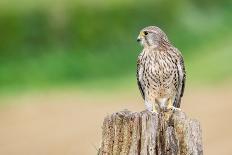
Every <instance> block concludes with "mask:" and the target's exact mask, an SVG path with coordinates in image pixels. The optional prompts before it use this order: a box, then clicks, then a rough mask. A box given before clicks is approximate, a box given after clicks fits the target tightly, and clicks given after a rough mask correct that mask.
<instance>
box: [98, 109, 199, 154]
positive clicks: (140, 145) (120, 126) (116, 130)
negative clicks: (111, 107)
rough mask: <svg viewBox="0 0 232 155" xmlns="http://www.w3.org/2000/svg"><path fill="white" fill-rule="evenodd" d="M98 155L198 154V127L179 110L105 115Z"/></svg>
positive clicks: (195, 121) (122, 112) (194, 121)
mask: <svg viewBox="0 0 232 155" xmlns="http://www.w3.org/2000/svg"><path fill="white" fill-rule="evenodd" d="M98 154H99V155H202V154H203V147H202V138H201V127H200V123H199V122H198V121H197V120H194V119H190V118H188V117H187V116H186V114H185V113H184V112H182V111H175V112H165V113H160V114H153V113H151V112H149V111H142V112H140V113H138V112H130V111H127V110H125V111H121V112H117V113H114V114H112V115H109V116H106V118H105V120H104V123H103V132H102V142H101V146H100V148H99V150H98Z"/></svg>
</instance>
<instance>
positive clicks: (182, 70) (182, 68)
mask: <svg viewBox="0 0 232 155" xmlns="http://www.w3.org/2000/svg"><path fill="white" fill-rule="evenodd" d="M178 52H179V51H178ZM177 68H178V78H179V85H178V88H177V94H176V97H175V101H174V103H173V106H174V107H177V108H180V103H181V98H182V96H183V94H184V88H185V79H186V72H185V66H184V59H183V57H182V56H181V54H180V57H179V61H178V63H177Z"/></svg>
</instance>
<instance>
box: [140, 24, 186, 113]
mask: <svg viewBox="0 0 232 155" xmlns="http://www.w3.org/2000/svg"><path fill="white" fill-rule="evenodd" d="M137 41H138V42H140V44H141V45H142V46H143V50H142V52H141V53H140V54H139V56H138V60H137V83H138V87H139V89H140V92H141V95H142V97H143V99H144V102H145V106H146V109H147V110H149V111H152V112H154V113H159V112H160V111H168V110H180V103H181V98H182V96H183V94H184V87H185V77H186V73H185V66H184V60H183V57H182V55H181V53H180V51H179V50H178V49H177V48H175V47H174V46H173V45H172V44H171V42H170V41H169V40H168V37H167V35H166V34H165V33H164V32H163V31H162V30H161V29H160V28H158V27H156V26H148V27H145V28H144V29H142V30H141V31H140V33H139V36H138V38H137Z"/></svg>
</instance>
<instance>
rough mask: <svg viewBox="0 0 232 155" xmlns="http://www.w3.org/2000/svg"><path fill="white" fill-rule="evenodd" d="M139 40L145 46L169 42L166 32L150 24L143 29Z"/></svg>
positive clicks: (156, 45)
mask: <svg viewBox="0 0 232 155" xmlns="http://www.w3.org/2000/svg"><path fill="white" fill-rule="evenodd" d="M137 41H138V42H140V44H141V45H142V46H143V47H158V46H159V45H160V44H161V43H162V42H167V43H169V41H168V38H167V36H166V34H165V33H164V32H163V31H162V30H161V29H160V28H158V27H156V26H148V27H145V28H144V29H142V30H141V31H140V33H139V36H138V38H137Z"/></svg>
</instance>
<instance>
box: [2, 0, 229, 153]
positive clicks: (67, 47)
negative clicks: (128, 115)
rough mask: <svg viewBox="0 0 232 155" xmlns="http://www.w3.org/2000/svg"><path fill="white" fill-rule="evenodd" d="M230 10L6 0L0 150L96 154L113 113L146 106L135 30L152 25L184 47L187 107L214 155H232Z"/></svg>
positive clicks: (163, 0) (132, 0)
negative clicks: (140, 89) (139, 80)
mask: <svg viewBox="0 0 232 155" xmlns="http://www.w3.org/2000/svg"><path fill="white" fill-rule="evenodd" d="M231 17H232V2H231V0H172V1H171V0H140V1H136V0H108V1H106V0H85V1H84V0H83V1H81V0H76V1H75V0H38V1H35V0H1V1H0V97H1V102H0V105H1V107H0V137H1V140H0V154H5V155H7V154H17V155H19V154H24V155H26V154H56V155H58V154H83V155H84V154H93V153H94V154H96V150H95V149H94V147H95V146H97V147H98V142H99V141H100V135H101V131H100V130H101V128H100V127H101V122H102V120H103V117H104V116H105V115H106V114H108V113H111V112H115V111H117V110H120V109H124V108H129V109H131V110H138V111H139V110H142V109H143V108H144V106H143V104H141V103H142V102H143V101H142V99H141V97H140V94H139V92H138V90H137V86H136V78H135V73H136V60H137V56H138V54H139V53H140V51H141V49H142V47H141V46H140V45H139V44H138V43H137V42H136V38H137V36H138V33H139V31H140V30H141V29H142V28H144V27H146V26H149V25H156V26H158V27H160V28H161V29H163V30H164V31H165V32H166V34H167V35H168V37H169V39H170V40H171V42H172V43H173V45H175V46H176V47H177V48H178V49H179V50H180V51H181V52H182V54H183V56H184V59H185V65H186V70H187V88H186V95H185V97H184V102H183V106H182V107H183V109H184V111H186V112H187V113H188V114H189V115H190V116H192V117H195V118H198V119H199V120H200V121H201V122H202V124H203V132H204V136H203V139H204V144H205V145H204V147H205V150H206V152H207V154H211V155H212V154H228V155H230V154H232V150H231V149H230V148H229V147H227V146H230V145H231V142H230V141H231V138H232V136H231V134H230V135H229V133H231V130H232V126H229V127H228V124H226V121H231V120H230V118H232V116H231V115H229V114H230V112H229V109H232V106H231V105H230V104H231V100H230V96H231V94H232V89H231V86H232V61H231V59H232V30H231V28H232V20H231ZM196 101H197V103H196ZM12 103H13V104H12ZM53 103H55V104H53ZM58 103H59V104H58ZM132 103H133V104H132ZM218 103H220V104H218ZM209 109H210V110H209ZM90 112H91V113H92V115H93V116H94V117H95V119H94V121H93V120H92V118H91V116H88V117H85V114H86V113H90ZM218 114H220V119H219V118H218V120H217V121H218V122H220V123H221V124H220V123H219V124H218V125H217V126H215V122H214V121H216V120H215V118H214V119H212V117H214V116H215V115H218ZM221 120H224V121H221ZM76 122H81V124H83V125H82V126H81V127H80V124H77V123H76ZM219 127H221V128H224V132H225V134H223V135H219V134H218V130H220V129H219ZM226 133H227V134H226ZM43 136H44V137H43ZM84 139H90V141H91V142H89V141H87V140H86V141H84ZM54 140H55V141H56V142H54ZM38 143H39V144H38ZM92 144H94V146H92ZM220 144H221V145H220ZM225 144H227V145H225ZM219 146H221V147H219ZM88 148H91V149H88ZM70 150H71V151H70ZM222 150H223V151H224V152H223V151H222Z"/></svg>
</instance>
